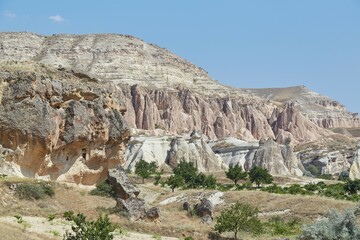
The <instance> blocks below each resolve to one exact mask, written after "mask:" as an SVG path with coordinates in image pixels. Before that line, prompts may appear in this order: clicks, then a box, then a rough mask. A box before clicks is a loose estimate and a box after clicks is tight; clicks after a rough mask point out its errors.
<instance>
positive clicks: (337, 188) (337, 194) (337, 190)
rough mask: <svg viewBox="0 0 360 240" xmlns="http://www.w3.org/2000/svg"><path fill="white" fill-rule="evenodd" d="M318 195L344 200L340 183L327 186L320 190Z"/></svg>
mask: <svg viewBox="0 0 360 240" xmlns="http://www.w3.org/2000/svg"><path fill="white" fill-rule="evenodd" d="M320 195H322V196H325V197H332V198H335V199H345V198H346V194H345V190H344V185H343V184H342V183H337V184H331V185H327V186H326V188H325V189H322V190H321V192H320Z"/></svg>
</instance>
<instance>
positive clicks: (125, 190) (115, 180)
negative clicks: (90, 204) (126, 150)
mask: <svg viewBox="0 0 360 240" xmlns="http://www.w3.org/2000/svg"><path fill="white" fill-rule="evenodd" d="M108 180H109V181H110V183H111V185H112V186H113V188H114V190H115V194H116V197H117V198H120V199H123V200H127V199H128V198H130V197H133V198H136V197H137V196H138V195H139V193H140V190H139V189H138V188H137V187H136V186H135V185H134V184H132V183H131V181H130V179H129V178H128V176H127V175H126V172H125V170H124V169H123V168H122V167H121V166H118V167H117V168H113V169H109V174H108Z"/></svg>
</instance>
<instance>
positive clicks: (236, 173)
mask: <svg viewBox="0 0 360 240" xmlns="http://www.w3.org/2000/svg"><path fill="white" fill-rule="evenodd" d="M225 173H226V177H227V178H229V179H231V180H233V181H234V184H235V185H237V182H238V181H239V180H244V179H246V177H247V173H246V172H244V171H243V169H242V167H241V166H239V165H235V166H233V165H230V167H229V170H228V171H227V172H225Z"/></svg>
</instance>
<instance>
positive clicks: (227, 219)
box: [214, 202, 262, 239]
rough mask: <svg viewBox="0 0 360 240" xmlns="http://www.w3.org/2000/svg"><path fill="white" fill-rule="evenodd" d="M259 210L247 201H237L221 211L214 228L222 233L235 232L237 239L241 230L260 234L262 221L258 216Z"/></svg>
mask: <svg viewBox="0 0 360 240" xmlns="http://www.w3.org/2000/svg"><path fill="white" fill-rule="evenodd" d="M258 213H259V210H258V209H257V208H254V207H252V206H250V205H249V204H246V203H239V202H236V203H235V204H234V205H232V206H231V207H229V208H226V209H224V210H222V211H221V213H220V216H219V217H218V218H217V221H216V224H215V226H214V230H215V231H217V232H219V233H220V234H221V233H223V232H233V233H234V237H235V239H237V234H238V233H239V232H241V231H243V232H247V233H252V234H258V233H261V232H262V226H261V222H260V220H259V218H258Z"/></svg>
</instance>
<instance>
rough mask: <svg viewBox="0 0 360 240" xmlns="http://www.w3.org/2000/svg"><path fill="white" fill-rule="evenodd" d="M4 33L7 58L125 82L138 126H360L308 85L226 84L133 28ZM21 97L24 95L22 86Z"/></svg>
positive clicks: (240, 131)
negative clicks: (258, 86)
mask: <svg viewBox="0 0 360 240" xmlns="http://www.w3.org/2000/svg"><path fill="white" fill-rule="evenodd" d="M0 36H1V37H0V46H1V48H0V60H3V61H11V60H12V61H36V62H40V63H42V64H46V65H49V66H51V67H52V69H57V70H59V71H69V72H72V73H73V74H74V75H75V76H77V77H79V78H86V79H87V81H93V82H96V81H99V82H103V83H108V82H112V83H114V84H117V85H118V86H119V88H121V91H119V92H118V94H119V95H120V97H119V99H125V106H126V108H127V109H128V111H127V113H126V114H125V118H126V121H127V122H128V124H129V126H130V127H132V128H137V129H147V130H154V129H156V128H158V129H163V130H166V131H168V132H169V133H171V134H182V133H183V132H190V131H192V130H193V129H200V130H201V131H202V132H203V134H204V135H205V136H207V137H208V138H210V139H214V138H224V137H230V136H232V137H237V138H241V139H244V140H248V141H249V140H255V139H260V138H269V137H270V138H276V139H278V141H279V143H282V142H281V141H282V139H284V138H285V137H287V135H286V133H287V132H290V133H291V135H292V136H293V138H294V139H295V140H297V141H307V140H313V139H316V138H320V137H323V136H326V134H327V131H325V130H324V128H334V127H359V126H360V120H359V119H360V118H359V117H358V116H357V115H356V114H351V113H349V112H347V111H346V109H345V108H344V107H343V106H342V105H341V104H339V103H338V102H336V101H334V100H332V99H330V98H327V97H323V96H321V95H320V94H317V93H314V92H312V91H310V90H308V89H306V88H305V87H303V86H301V87H293V88H284V89H235V88H231V87H228V86H224V85H221V84H220V83H218V82H217V81H215V80H214V79H212V78H211V77H209V76H208V74H207V73H206V71H204V70H203V69H201V68H199V67H197V66H195V65H194V64H192V63H190V62H188V61H186V60H184V59H182V58H180V57H177V56H176V55H174V54H173V53H171V52H169V51H167V50H166V49H163V48H160V47H157V46H155V45H153V44H148V43H145V42H144V41H142V40H140V39H138V38H135V37H132V36H129V35H116V34H94V35H70V34H55V35H52V36H41V35H36V34H33V33H0ZM5 75H6V74H2V76H5ZM52 85H53V86H54V87H53V89H54V91H61V89H62V88H61V87H60V88H58V87H57V86H58V84H57V83H56V82H55V81H53V83H52ZM19 89H23V90H24V89H26V84H25V83H24V84H22V85H21V86H20V84H19ZM23 90H22V91H23ZM29 94H32V93H31V91H30V92H29ZM66 96H67V97H71V98H73V99H78V100H79V99H80V98H81V97H85V98H87V100H89V99H91V98H93V97H95V95H93V94H91V91H87V93H86V94H80V95H79V93H77V92H76V91H75V92H73V93H69V94H66ZM16 97H17V98H18V99H21V98H22V93H19V94H17V96H16ZM112 99H114V98H112ZM49 100H50V103H51V106H52V107H56V106H59V104H61V99H60V98H59V97H58V96H57V95H56V96H55V95H54V96H51V98H50V99H49ZM59 101H60V102H59ZM286 104H290V105H291V104H294V105H296V107H295V106H294V107H290V108H289V107H287V106H286ZM281 105H285V107H282V106H281ZM76 109H81V107H80V106H76ZM39 121H40V119H39ZM114 130H115V129H114Z"/></svg>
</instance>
